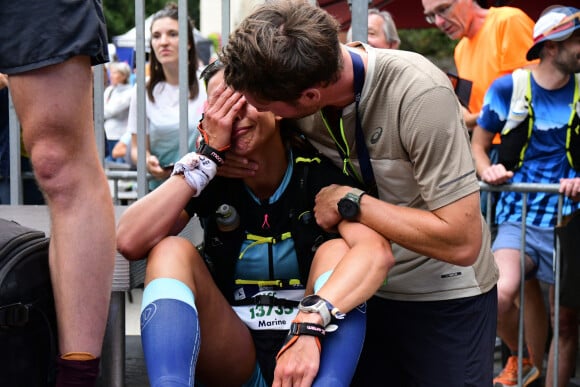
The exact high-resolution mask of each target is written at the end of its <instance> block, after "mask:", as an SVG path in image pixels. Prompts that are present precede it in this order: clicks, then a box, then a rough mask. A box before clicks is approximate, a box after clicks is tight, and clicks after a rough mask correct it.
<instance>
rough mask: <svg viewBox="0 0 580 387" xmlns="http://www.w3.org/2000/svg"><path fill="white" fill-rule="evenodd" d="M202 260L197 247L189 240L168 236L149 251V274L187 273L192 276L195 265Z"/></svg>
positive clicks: (155, 275) (152, 275)
mask: <svg viewBox="0 0 580 387" xmlns="http://www.w3.org/2000/svg"><path fill="white" fill-rule="evenodd" d="M200 261H201V258H200V257H199V253H198V251H197V248H196V247H195V246H194V245H193V244H192V243H191V242H190V241H189V240H187V239H185V238H182V237H178V236H168V237H166V238H164V239H162V240H161V241H160V242H159V243H158V244H157V245H155V247H153V248H152V249H151V251H150V252H149V255H148V257H147V276H148V277H160V276H170V277H174V276H175V275H179V276H182V275H187V276H188V277H190V276H191V275H190V274H191V273H192V272H193V266H194V265H195V264H196V263H198V262H200ZM171 274H173V275H171Z"/></svg>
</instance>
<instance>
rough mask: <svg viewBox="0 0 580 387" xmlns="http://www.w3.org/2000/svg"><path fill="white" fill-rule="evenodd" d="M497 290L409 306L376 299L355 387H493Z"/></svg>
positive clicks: (370, 306) (372, 302)
mask: <svg viewBox="0 0 580 387" xmlns="http://www.w3.org/2000/svg"><path fill="white" fill-rule="evenodd" d="M496 320H497V289H496V288H495V287H494V288H493V290H491V291H489V292H487V293H485V294H482V295H479V296H475V297H468V298H461V299H455V300H445V301H433V302H407V301H393V300H385V299H382V298H378V297H373V298H372V299H370V300H369V302H368V307H367V333H366V341H365V344H364V348H363V352H362V355H361V358H360V361H359V363H358V368H357V371H356V374H355V378H354V381H353V383H352V385H353V386H365V387H369V386H398V387H407V386H408V387H415V386H417V387H427V386H433V387H465V386H473V387H476V386H477V387H489V386H491V385H492V379H493V361H494V348H495V336H496Z"/></svg>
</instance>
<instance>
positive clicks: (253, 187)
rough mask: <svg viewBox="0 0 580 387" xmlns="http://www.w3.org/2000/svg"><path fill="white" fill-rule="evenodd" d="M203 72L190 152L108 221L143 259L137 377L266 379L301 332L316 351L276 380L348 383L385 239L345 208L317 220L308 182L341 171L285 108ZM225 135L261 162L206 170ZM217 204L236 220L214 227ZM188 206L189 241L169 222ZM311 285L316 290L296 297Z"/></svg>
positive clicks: (342, 179) (213, 381)
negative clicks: (195, 239) (255, 100)
mask: <svg viewBox="0 0 580 387" xmlns="http://www.w3.org/2000/svg"><path fill="white" fill-rule="evenodd" d="M202 76H203V77H204V78H205V80H206V84H207V89H208V90H207V91H208V95H210V98H209V100H208V105H207V107H206V110H205V114H204V118H203V119H202V121H201V122H200V131H201V133H202V134H203V136H204V141H202V143H201V146H200V148H198V152H197V153H190V154H188V155H186V156H184V157H183V158H182V159H181V160H180V162H178V163H177V164H176V166H175V169H174V171H173V174H172V176H171V177H170V178H169V179H168V180H167V181H166V182H164V183H163V184H162V185H161V186H160V187H159V188H158V189H156V190H155V191H152V192H150V193H149V194H148V195H146V196H145V197H143V198H141V199H140V200H138V201H137V202H135V203H134V204H133V205H131V206H130V207H129V208H128V209H127V210H126V211H125V213H124V214H123V216H122V217H121V219H120V221H119V226H118V233H117V246H118V249H119V251H120V252H121V253H122V254H123V255H124V256H125V257H126V258H128V259H131V260H137V259H142V258H144V257H147V259H148V261H147V271H146V278H145V290H144V294H143V304H142V314H141V337H142V342H143V350H144V354H145V361H146V364H147V370H148V375H149V379H150V383H151V385H152V386H168V385H171V386H174V385H180V386H181V385H193V383H194V380H196V381H199V382H200V383H202V384H204V385H223V386H225V385H228V386H236V385H238V386H240V385H245V386H270V385H272V384H273V381H274V369H275V367H276V364H277V360H278V366H279V367H281V366H280V364H281V363H284V361H285V358H286V359H290V356H289V354H291V353H292V352H294V355H296V351H298V349H299V348H300V347H301V345H300V343H301V342H302V343H304V341H308V340H316V341H318V344H319V345H318V348H319V350H321V351H322V355H321V360H320V364H318V363H317V362H314V363H315V364H311V363H312V362H310V361H309V362H308V364H302V367H295V368H293V367H292V365H288V364H285V365H284V372H278V373H277V376H276V378H277V379H278V381H280V378H281V377H280V376H279V375H278V374H283V375H285V376H284V378H286V377H290V378H291V379H292V380H298V379H300V380H302V381H304V382H306V384H308V385H310V384H312V383H313V382H314V384H315V385H316V384H317V383H320V384H319V385H333V386H338V385H344V386H348V385H349V383H350V380H351V378H352V375H353V373H354V370H355V367H356V363H357V360H358V356H359V353H360V350H361V348H362V344H363V340H364V333H365V321H366V316H365V309H364V305H361V304H364V302H365V301H366V300H367V299H368V298H370V297H371V296H372V294H373V293H374V292H375V291H376V289H377V288H378V287H379V286H380V285H381V284H382V283H383V282H384V281H385V278H386V276H387V273H388V270H389V269H390V268H391V267H392V266H393V264H394V258H393V255H392V252H391V248H390V244H389V242H388V241H387V240H385V239H384V238H383V237H382V236H380V235H379V234H377V233H376V232H374V231H373V230H371V229H369V228H367V227H366V226H364V225H362V224H360V223H358V222H355V221H353V222H350V221H342V222H341V223H340V224H339V226H338V232H339V233H340V235H338V234H328V233H325V232H324V231H323V230H322V229H321V228H320V227H318V226H317V225H316V222H315V219H314V216H313V213H312V209H313V208H314V197H315V195H316V193H317V192H318V191H319V190H320V189H321V188H322V187H323V186H326V185H329V184H332V183H338V184H351V185H353V181H352V180H351V179H350V178H349V177H347V176H345V175H343V174H342V173H341V171H340V170H338V169H337V168H335V167H334V166H333V165H332V164H331V162H330V161H329V160H327V159H325V158H324V157H323V156H321V155H320V154H318V153H317V152H316V151H315V149H314V148H312V147H311V146H309V145H308V144H307V143H306V142H305V141H304V140H303V139H302V138H301V137H300V136H299V135H298V134H297V132H296V131H295V130H294V129H293V127H292V123H291V121H287V120H281V118H280V117H277V116H275V115H274V114H273V113H271V112H258V111H257V110H256V109H255V108H254V107H253V106H251V105H249V104H247V103H246V101H245V100H244V98H243V97H242V96H241V94H239V93H236V92H234V91H232V90H231V89H229V88H227V87H226V86H225V84H224V81H223V70H222V65H221V63H220V62H219V61H218V62H214V63H213V64H211V65H210V66H208V67H207V68H206V70H205V71H204V73H203V74H202ZM226 149H229V151H230V152H229V153H228V154H232V153H233V154H238V155H243V156H245V157H248V158H251V159H253V160H258V161H260V165H263V166H264V168H262V169H260V170H259V171H257V172H256V174H255V176H253V177H250V178H245V179H243V180H242V179H232V178H225V177H221V176H218V177H215V178H214V176H215V174H216V170H217V166H218V165H219V164H222V163H223V159H224V156H225V153H224V152H225V150H226ZM264 160H267V162H264ZM202 190H203V192H202ZM225 204H227V205H228V206H229V208H234V209H235V210H237V213H238V214H239V220H238V222H239V223H238V222H235V223H234V224H233V226H231V227H227V228H222V229H221V230H220V226H219V224H218V223H219V216H218V214H217V213H216V211H217V212H220V211H221V210H223V209H225V207H224V206H223V205H225ZM194 214H197V215H199V216H200V218H201V219H202V220H203V222H202V223H203V224H204V247H203V252H202V253H201V255H200V252H199V251H198V249H196V247H195V246H194V245H192V244H191V242H190V241H188V240H186V239H184V238H181V237H178V236H176V235H177V234H178V233H179V232H180V231H181V230H182V229H183V227H184V226H185V225H186V224H187V223H188V221H189V220H190V218H191V217H192V216H194ZM313 293H315V294H316V295H317V296H318V297H320V299H318V298H313V297H312V296H311V297H309V298H306V299H305V300H304V302H303V305H302V306H301V307H299V305H298V304H299V301H301V300H302V299H303V297H304V295H305V294H313ZM317 301H319V302H317ZM320 301H321V302H320ZM321 305H322V306H321ZM299 309H300V311H299ZM289 330H290V333H289ZM293 347H294V348H293ZM307 347H308V348H311V347H314V348H315V349H316V346H311V345H310V346H307ZM277 358H278V359H277ZM315 358H316V359H318V353H317V354H316V356H315ZM276 359H277V360H276ZM304 359H309V358H308V357H304ZM314 378H316V379H315V380H314Z"/></svg>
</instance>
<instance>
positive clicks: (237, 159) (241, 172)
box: [217, 152, 259, 179]
mask: <svg viewBox="0 0 580 387" xmlns="http://www.w3.org/2000/svg"><path fill="white" fill-rule="evenodd" d="M258 167H259V166H258V163H256V162H255V161H252V160H249V159H248V158H246V157H243V156H238V155H236V154H235V153H233V152H228V153H227V156H226V162H225V164H224V165H222V166H221V167H219V168H218V172H217V174H218V176H223V177H232V178H240V179H243V178H244V177H251V176H254V175H255V174H256V171H257V170H258Z"/></svg>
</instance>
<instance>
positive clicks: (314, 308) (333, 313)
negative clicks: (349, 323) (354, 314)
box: [298, 294, 346, 327]
mask: <svg viewBox="0 0 580 387" xmlns="http://www.w3.org/2000/svg"><path fill="white" fill-rule="evenodd" d="M298 309H299V310H300V311H301V312H305V313H318V314H319V315H320V317H322V325H324V326H325V327H326V326H327V325H328V324H330V321H331V320H332V318H333V317H334V318H336V319H339V320H342V319H343V318H344V317H345V316H346V315H345V314H344V313H342V312H341V311H340V310H338V308H335V307H334V305H332V304H331V303H330V302H329V301H327V300H325V299H324V298H322V297H320V296H318V295H316V294H311V295H309V296H306V297H304V298H303V299H302V301H300V303H299V304H298Z"/></svg>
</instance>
